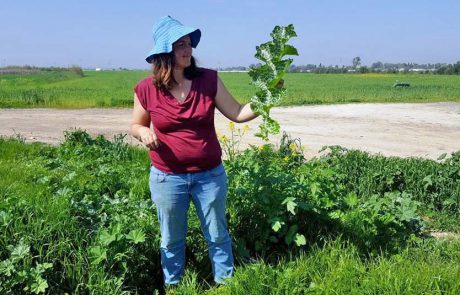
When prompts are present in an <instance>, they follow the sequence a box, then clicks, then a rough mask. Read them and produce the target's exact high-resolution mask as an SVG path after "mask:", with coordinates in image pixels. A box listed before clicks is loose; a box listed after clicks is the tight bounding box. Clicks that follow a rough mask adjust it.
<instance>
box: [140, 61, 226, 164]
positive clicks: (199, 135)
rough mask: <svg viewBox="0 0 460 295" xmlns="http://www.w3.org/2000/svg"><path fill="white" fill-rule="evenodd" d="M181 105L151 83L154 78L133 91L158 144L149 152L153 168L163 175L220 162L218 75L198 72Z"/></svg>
mask: <svg viewBox="0 0 460 295" xmlns="http://www.w3.org/2000/svg"><path fill="white" fill-rule="evenodd" d="M200 70H201V72H202V74H201V76H199V77H197V78H194V79H193V80H192V86H191V88H190V92H189V94H188V95H187V97H186V99H185V101H184V102H183V103H181V102H179V101H178V100H177V99H176V98H175V97H174V96H172V94H171V93H170V92H169V91H162V90H160V89H158V88H157V87H156V86H155V85H154V84H153V77H149V78H146V79H144V80H142V81H140V82H139V83H138V84H137V85H136V87H135V88H134V92H135V93H136V94H137V97H138V98H139V102H140V103H141V105H142V106H143V107H144V109H146V110H147V111H148V112H149V114H150V120H151V121H152V123H153V129H154V131H155V134H156V135H157V137H158V139H159V141H160V142H161V145H160V147H159V148H157V149H154V150H150V151H149V156H150V159H151V161H152V165H153V166H155V167H156V168H157V169H159V170H162V171H164V172H166V173H187V172H200V171H204V170H208V169H211V168H214V167H216V166H217V165H219V164H220V163H221V161H222V160H221V156H222V149H221V147H220V144H219V141H218V139H217V135H216V130H215V127H214V109H215V103H214V99H215V97H216V93H217V72H216V71H213V70H209V69H200Z"/></svg>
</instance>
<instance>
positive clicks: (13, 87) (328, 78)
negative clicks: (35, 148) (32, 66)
mask: <svg viewBox="0 0 460 295" xmlns="http://www.w3.org/2000/svg"><path fill="white" fill-rule="evenodd" d="M148 75H149V72H148V71H101V72H94V71H86V72H85V77H79V76H78V75H76V74H74V73H71V72H40V73H34V74H23V75H20V74H14V75H13V74H7V75H0V107H4V108H19V107H26V108H34V107H51V108H88V107H130V106H131V105H132V97H133V87H134V85H135V84H136V83H137V82H138V81H139V80H141V79H142V78H144V77H147V76H148ZM220 76H221V78H222V79H223V81H224V83H225V85H226V86H227V88H228V89H229V90H230V92H231V93H232V94H233V95H234V96H235V97H236V98H237V99H238V100H239V101H240V102H248V101H249V99H250V98H251V96H252V95H253V94H254V88H253V86H252V85H251V84H250V78H249V76H248V74H247V73H220ZM396 80H399V81H404V82H409V83H411V86H410V87H409V88H401V89H395V88H393V87H392V85H393V83H395V81H396ZM285 81H286V82H285V86H286V88H287V89H288V92H287V95H286V97H285V98H284V99H283V101H282V105H286V106H287V105H304V104H332V103H349V102H437V101H460V77H459V76H454V75H423V74H305V73H298V74H293V73H290V74H287V75H286V77H285Z"/></svg>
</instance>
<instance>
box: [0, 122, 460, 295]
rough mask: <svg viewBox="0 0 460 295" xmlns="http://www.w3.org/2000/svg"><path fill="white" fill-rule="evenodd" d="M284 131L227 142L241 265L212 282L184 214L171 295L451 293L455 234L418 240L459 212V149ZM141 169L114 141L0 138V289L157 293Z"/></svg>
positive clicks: (457, 266)
mask: <svg viewBox="0 0 460 295" xmlns="http://www.w3.org/2000/svg"><path fill="white" fill-rule="evenodd" d="M283 140H284V141H283V142H282V143H281V144H280V147H279V148H274V147H273V146H269V145H266V146H261V147H253V148H250V149H248V150H246V151H243V152H241V153H239V152H235V151H234V150H231V147H232V145H231V144H224V147H227V148H225V149H226V152H230V153H231V155H229V156H228V157H227V158H229V160H226V161H225V166H226V170H227V173H228V177H229V193H228V216H227V218H228V221H229V230H230V232H231V234H232V238H233V240H234V245H235V254H236V257H237V262H238V265H237V269H236V274H235V277H234V278H233V279H232V280H230V281H229V283H228V285H227V286H220V287H218V286H213V285H212V284H211V283H209V282H211V281H212V278H211V277H210V273H211V270H210V266H209V263H208V257H207V252H206V244H205V241H204V240H203V238H202V237H201V234H200V227H199V224H198V220H197V218H196V216H195V214H193V209H192V210H191V211H190V213H191V214H190V221H189V234H188V237H187V245H188V253H187V255H188V256H187V257H188V262H187V274H186V277H185V279H184V281H183V283H182V284H181V285H180V286H179V288H178V289H176V294H202V293H208V294H305V293H312V294H324V293H341V294H349V293H351V294H363V293H365V294H369V293H371V294H374V293H382V294H423V293H425V294H458V292H459V291H460V241H459V240H458V239H452V240H445V241H440V240H436V239H433V238H429V237H427V236H426V235H425V232H426V229H427V228H436V229H438V230H446V227H445V225H446V220H458V208H459V206H458V205H459V204H458V196H459V191H458V187H459V183H460V174H458V170H455V171H457V172H455V173H454V172H452V171H453V169H457V168H458V162H456V161H458V157H457V155H458V153H457V154H453V155H450V156H448V157H447V158H446V159H444V160H442V161H440V162H435V161H429V160H421V159H399V158H383V157H376V156H369V155H367V154H365V153H361V152H358V151H346V150H343V149H341V148H335V149H332V151H331V152H330V153H328V154H327V155H325V156H323V157H322V158H319V159H313V160H309V161H305V160H304V159H303V157H302V156H301V154H302V153H301V147H300V146H299V145H298V144H297V142H296V141H295V140H294V141H293V140H290V139H288V138H284V139H283ZM382 163H385V165H383V164H382ZM356 165H360V166H362V167H361V168H360V169H356V167H355V166H356ZM382 167H386V168H385V169H382ZM411 167H412V168H411ZM456 167H457V168H456ZM148 168H149V161H148V159H147V155H146V152H145V150H140V149H137V148H134V147H130V146H127V145H126V144H124V143H123V140H122V136H118V137H116V138H115V139H114V140H113V141H112V142H110V141H108V140H106V139H104V138H103V137H98V138H91V137H90V136H89V135H88V134H86V133H85V132H81V131H76V132H72V133H67V134H66V141H65V142H64V143H63V144H61V145H59V146H49V145H44V144H25V143H23V142H22V141H21V139H20V138H18V139H0V229H1V230H0V293H9V294H23V293H24V294H25V293H44V292H46V293H50V294H63V293H65V292H67V293H76V294H80V293H83V294H128V293H138V294H152V293H153V292H159V293H161V292H162V291H161V290H162V285H161V281H162V279H161V269H160V261H159V255H158V253H159V226H158V224H157V218H156V212H155V209H154V207H153V206H152V203H151V201H150V197H149V192H148ZM416 170H417V171H416ZM350 171H352V172H353V173H351V172H350ZM405 171H407V172H405ZM374 175H375V177H373V176H374ZM428 180H429V181H428ZM382 181H383V182H384V184H382ZM433 194H436V198H433V197H432V195H433ZM427 214H430V216H429V217H430V218H429V219H426V220H425V221H423V219H424V216H426V215H427ZM439 216H441V217H439ZM447 225H448V230H452V231H454V232H460V225H459V224H458V222H457V223H456V222H448V221H447ZM210 284H211V285H210ZM155 290H157V291H155ZM158 290H159V291H158Z"/></svg>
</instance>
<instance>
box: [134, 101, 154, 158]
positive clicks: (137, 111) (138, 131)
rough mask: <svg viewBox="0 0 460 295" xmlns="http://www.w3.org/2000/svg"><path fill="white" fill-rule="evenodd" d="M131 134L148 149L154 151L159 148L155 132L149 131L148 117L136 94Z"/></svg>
mask: <svg viewBox="0 0 460 295" xmlns="http://www.w3.org/2000/svg"><path fill="white" fill-rule="evenodd" d="M131 134H132V135H133V136H134V137H135V138H137V139H138V140H139V141H140V142H142V143H143V144H144V145H145V146H147V147H148V148H151V149H156V148H157V147H159V146H160V141H159V140H158V138H157V136H156V134H155V132H154V131H153V130H152V129H150V115H149V113H148V112H147V111H146V110H145V109H144V108H143V107H142V105H141V104H140V102H139V98H138V97H137V95H136V94H134V107H133V118H132V120H131Z"/></svg>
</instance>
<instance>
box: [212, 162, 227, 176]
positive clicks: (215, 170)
mask: <svg viewBox="0 0 460 295" xmlns="http://www.w3.org/2000/svg"><path fill="white" fill-rule="evenodd" d="M208 171H209V175H210V176H211V177H218V176H221V175H223V174H225V168H224V165H223V164H220V165H219V166H217V167H215V168H212V169H210V170H208Z"/></svg>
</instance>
